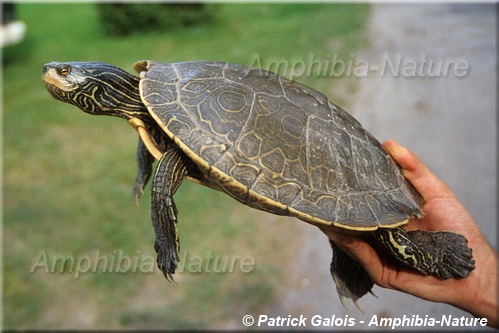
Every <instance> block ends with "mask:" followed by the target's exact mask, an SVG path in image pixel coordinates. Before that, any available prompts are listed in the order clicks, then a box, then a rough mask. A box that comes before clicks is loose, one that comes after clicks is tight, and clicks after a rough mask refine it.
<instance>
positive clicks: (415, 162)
mask: <svg viewBox="0 0 499 333" xmlns="http://www.w3.org/2000/svg"><path fill="white" fill-rule="evenodd" d="M383 147H384V148H385V149H386V151H387V152H388V153H389V154H390V155H391V156H392V157H393V159H394V160H395V162H397V164H398V165H400V167H401V168H402V172H403V173H404V176H405V177H406V178H407V180H408V181H409V182H410V183H411V184H412V186H414V188H415V189H416V191H418V192H419V194H421V196H422V197H423V198H424V200H425V201H428V200H431V199H433V198H454V197H455V196H454V193H452V191H451V189H450V188H449V187H448V186H447V185H446V184H445V183H444V182H443V181H441V180H440V179H439V178H438V177H437V176H436V175H435V174H434V173H433V172H431V171H430V170H429V169H428V168H427V167H426V165H424V163H423V162H422V161H421V160H420V159H419V157H417V156H416V154H414V153H413V152H411V151H410V150H409V149H407V148H405V147H403V146H401V145H399V144H398V143H397V142H396V141H394V140H387V141H385V142H384V143H383Z"/></svg>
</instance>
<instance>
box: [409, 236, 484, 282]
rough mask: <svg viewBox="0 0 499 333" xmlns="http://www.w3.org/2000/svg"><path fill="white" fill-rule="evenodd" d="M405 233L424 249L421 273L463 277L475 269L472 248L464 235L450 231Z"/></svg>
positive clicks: (444, 276)
mask: <svg viewBox="0 0 499 333" xmlns="http://www.w3.org/2000/svg"><path fill="white" fill-rule="evenodd" d="M407 234H408V235H409V237H410V239H411V240H412V241H413V242H414V243H415V244H417V245H418V247H420V248H421V249H424V251H425V258H424V260H423V264H424V265H423V267H421V268H423V273H426V274H429V275H435V276H437V277H439V278H441V279H450V278H452V277H463V278H464V277H467V276H468V275H469V274H470V272H471V271H472V270H474V269H475V261H474V260H473V255H472V250H471V249H470V248H469V247H468V241H467V240H466V238H465V237H464V236H462V235H460V234H457V233H455V232H451V231H436V232H428V231H421V230H414V231H409V232H407Z"/></svg>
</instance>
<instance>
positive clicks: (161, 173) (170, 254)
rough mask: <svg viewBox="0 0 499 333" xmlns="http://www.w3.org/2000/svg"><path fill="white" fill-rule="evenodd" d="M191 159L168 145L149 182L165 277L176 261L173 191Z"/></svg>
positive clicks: (170, 277) (156, 245) (169, 277)
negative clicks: (150, 182)
mask: <svg viewBox="0 0 499 333" xmlns="http://www.w3.org/2000/svg"><path fill="white" fill-rule="evenodd" d="M189 165H192V162H190V160H188V158H187V157H186V156H185V155H184V154H183V153H182V152H181V151H180V149H179V148H178V147H177V146H176V145H170V146H169V147H168V148H167V150H166V152H165V153H164V154H163V157H162V158H161V159H160V161H159V163H158V166H157V168H156V173H155V174H154V179H153V183H152V186H151V193H152V203H151V217H152V224H153V227H154V232H155V233H156V241H155V243H154V250H155V251H156V253H157V255H158V256H157V264H158V267H159V269H160V270H161V271H162V272H163V275H164V276H165V277H166V279H167V280H169V281H173V274H174V273H175V269H176V268H177V266H178V263H179V255H178V253H179V250H180V243H179V237H178V235H177V208H176V206H175V202H174V201H173V195H174V194H175V192H176V191H177V189H178V188H179V186H180V184H181V183H182V181H183V180H184V179H185V177H186V176H187V173H188V170H189Z"/></svg>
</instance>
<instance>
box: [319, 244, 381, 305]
mask: <svg viewBox="0 0 499 333" xmlns="http://www.w3.org/2000/svg"><path fill="white" fill-rule="evenodd" d="M329 243H330V244H331V248H332V250H333V260H332V261H331V268H330V269H331V276H332V277H333V280H334V283H335V284H336V291H337V292H338V294H339V296H340V300H341V304H343V306H344V307H345V308H346V305H345V303H344V298H349V299H351V300H352V301H353V302H354V304H355V306H356V307H357V308H358V309H359V310H360V311H361V312H363V311H362V309H361V308H360V307H359V305H358V304H357V300H358V299H359V298H361V297H362V296H364V295H365V294H367V293H368V292H369V293H371V294H372V291H371V289H372V287H373V285H374V283H373V281H372V280H371V277H370V276H369V274H368V273H367V271H366V270H365V269H364V267H362V265H361V264H359V263H358V262H357V261H356V260H354V259H353V258H352V257H350V256H349V255H348V254H347V253H346V252H345V251H343V250H342V249H340V248H339V247H338V246H337V245H336V244H335V243H334V242H333V241H331V240H330V241H329ZM373 295H374V294H373Z"/></svg>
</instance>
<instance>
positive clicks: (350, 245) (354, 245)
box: [323, 230, 387, 287]
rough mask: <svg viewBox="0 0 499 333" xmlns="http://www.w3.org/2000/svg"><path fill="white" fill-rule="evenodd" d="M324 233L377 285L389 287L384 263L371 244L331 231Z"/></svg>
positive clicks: (358, 238)
mask: <svg viewBox="0 0 499 333" xmlns="http://www.w3.org/2000/svg"><path fill="white" fill-rule="evenodd" d="M323 231H324V232H325V233H326V235H327V236H328V237H329V239H331V240H332V241H334V242H335V243H336V245H337V246H338V247H339V248H341V249H342V250H343V251H345V252H346V253H347V254H348V255H349V256H351V257H352V258H354V259H355V260H357V261H358V262H359V263H360V264H361V265H362V266H363V267H364V269H365V270H366V271H367V272H368V273H369V276H370V277H371V279H373V281H374V282H375V283H376V284H378V285H380V286H382V287H386V286H387V284H386V283H385V282H384V281H383V270H384V266H383V262H382V261H381V258H380V257H379V255H378V253H377V252H376V251H375V250H374V248H373V247H372V246H371V245H370V244H369V243H367V242H366V241H365V240H363V239H362V238H360V237H356V236H351V235H345V234H338V233H333V232H331V231H330V230H323Z"/></svg>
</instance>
